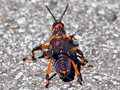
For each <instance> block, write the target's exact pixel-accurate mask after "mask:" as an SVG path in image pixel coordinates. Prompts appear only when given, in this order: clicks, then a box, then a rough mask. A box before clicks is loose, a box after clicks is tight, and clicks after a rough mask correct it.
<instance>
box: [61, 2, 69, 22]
mask: <svg viewBox="0 0 120 90" xmlns="http://www.w3.org/2000/svg"><path fill="white" fill-rule="evenodd" d="M67 8H68V4H67V6H66V8H65V10H64V12H63V14H62V16H61V18H60V21H61V19H62V17H63V15H64V14H65V12H66V10H67Z"/></svg>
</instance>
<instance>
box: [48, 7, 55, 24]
mask: <svg viewBox="0 0 120 90" xmlns="http://www.w3.org/2000/svg"><path fill="white" fill-rule="evenodd" d="M46 8H47V9H48V11H49V12H50V14H51V15H52V17H53V19H54V20H55V22H56V21H57V20H56V19H55V16H54V15H53V14H52V12H51V11H50V9H49V8H48V6H47V5H46Z"/></svg>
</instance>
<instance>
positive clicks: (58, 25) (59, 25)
mask: <svg viewBox="0 0 120 90" xmlns="http://www.w3.org/2000/svg"><path fill="white" fill-rule="evenodd" d="M57 27H61V28H62V27H63V26H62V25H61V24H57V25H56V26H55V27H54V28H53V30H52V34H53V32H54V31H55V29H56V28H57Z"/></svg>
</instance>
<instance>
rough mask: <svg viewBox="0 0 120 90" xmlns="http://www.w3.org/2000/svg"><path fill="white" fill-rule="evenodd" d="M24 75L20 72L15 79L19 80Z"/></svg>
mask: <svg viewBox="0 0 120 90" xmlns="http://www.w3.org/2000/svg"><path fill="white" fill-rule="evenodd" d="M22 75H23V72H19V73H18V74H17V75H16V76H15V78H14V79H19V78H20V77H21V76H22Z"/></svg>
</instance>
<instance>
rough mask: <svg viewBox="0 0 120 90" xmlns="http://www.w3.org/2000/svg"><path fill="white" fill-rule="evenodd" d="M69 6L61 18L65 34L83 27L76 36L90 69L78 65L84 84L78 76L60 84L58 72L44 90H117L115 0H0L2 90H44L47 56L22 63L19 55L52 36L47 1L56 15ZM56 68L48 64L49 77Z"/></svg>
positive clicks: (119, 35) (119, 50)
mask: <svg viewBox="0 0 120 90" xmlns="http://www.w3.org/2000/svg"><path fill="white" fill-rule="evenodd" d="M67 4H69V7H68V10H67V12H66V13H65V15H64V17H63V19H62V21H63V23H64V24H65V29H66V32H67V35H68V36H69V35H71V34H74V32H75V31H77V30H78V29H81V28H83V30H81V31H80V32H79V33H78V34H77V35H76V36H75V38H76V39H77V43H78V44H79V46H78V48H79V49H80V50H82V51H83V53H84V56H85V58H86V59H87V60H88V61H89V63H90V64H92V65H93V66H94V67H93V68H81V71H80V72H81V74H82V78H83V85H79V84H78V83H77V77H76V76H75V78H74V80H72V81H71V82H63V81H62V80H61V79H60V78H59V76H58V75H56V76H55V77H53V78H52V80H51V81H50V85H49V88H48V89H49V90H83V89H84V90H120V55H119V54H120V1H119V0H69V1H67V0H66V1H65V0H64V1H63V0H59V1H57V0H0V58H1V59H0V90H45V87H44V86H45V74H46V70H47V66H48V63H49V60H48V59H44V58H42V59H38V60H37V61H36V62H33V61H25V62H23V61H22V58H24V57H26V56H28V57H30V56H31V50H32V48H34V47H36V46H38V45H39V44H42V43H44V42H47V41H49V40H50V38H51V29H52V24H53V22H54V20H53V18H52V17H51V15H50V13H49V12H48V11H47V9H46V7H45V5H48V7H49V8H50V10H51V11H52V12H53V14H54V15H55V17H56V18H58V19H59V17H60V16H61V14H62V12H63V11H64V9H65V7H66V5H67ZM39 55H42V53H41V52H40V51H37V52H36V56H39ZM54 72H55V71H54V69H53V67H51V72H50V76H51V75H52V74H54ZM48 89H47V90H48Z"/></svg>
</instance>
